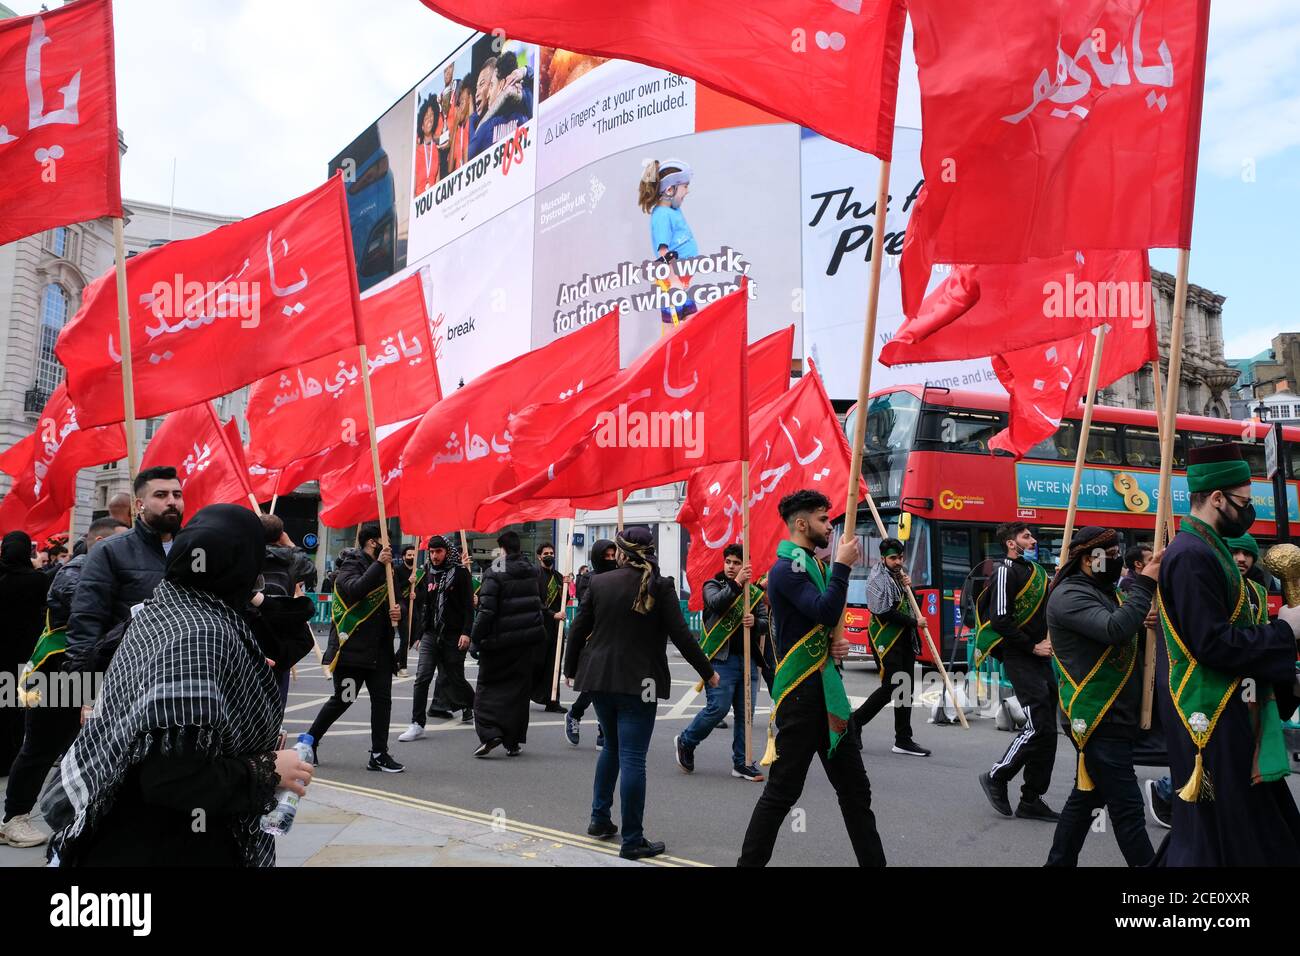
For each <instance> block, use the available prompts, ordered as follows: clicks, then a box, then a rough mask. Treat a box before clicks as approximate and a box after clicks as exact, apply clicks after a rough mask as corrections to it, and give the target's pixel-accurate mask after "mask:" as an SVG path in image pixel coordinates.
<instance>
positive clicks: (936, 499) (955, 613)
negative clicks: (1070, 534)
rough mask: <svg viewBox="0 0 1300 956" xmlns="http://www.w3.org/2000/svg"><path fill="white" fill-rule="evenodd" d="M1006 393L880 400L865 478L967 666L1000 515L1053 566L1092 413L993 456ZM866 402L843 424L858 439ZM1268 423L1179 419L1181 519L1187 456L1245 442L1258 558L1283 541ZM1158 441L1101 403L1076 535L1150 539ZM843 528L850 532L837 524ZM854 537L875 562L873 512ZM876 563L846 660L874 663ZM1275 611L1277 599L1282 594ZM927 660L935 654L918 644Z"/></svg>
mask: <svg viewBox="0 0 1300 956" xmlns="http://www.w3.org/2000/svg"><path fill="white" fill-rule="evenodd" d="M1007 407H1008V398H1007V396H1006V395H1005V394H996V395H995V394H986V393H982V392H967V391H957V390H952V389H947V388H940V387H930V388H926V387H923V386H920V385H912V386H899V387H895V388H890V389H886V390H883V391H880V392H877V393H875V394H874V395H873V396H872V397H871V399H870V402H869V405H868V416H867V429H866V448H865V450H864V453H863V463H862V472H863V476H864V478H865V479H866V482H867V487H868V489H869V490H870V492H871V495H872V497H873V498H874V499H875V502H876V506H877V508H878V509H879V510H880V513H881V517H882V519H883V520H884V522H885V525H886V527H887V529H888V531H889V533H890V534H891V535H892V536H896V537H899V538H902V539H903V540H905V541H906V542H907V571H908V574H909V575H910V576H911V578H912V584H913V587H914V589H915V591H916V597H917V601H918V603H919V604H920V606H921V612H922V613H923V614H924V615H925V617H926V619H927V621H928V622H929V625H930V630H931V633H932V634H934V635H940V634H941V635H942V636H943V642H942V648H941V651H940V653H941V654H942V655H943V657H944V660H945V663H948V662H951V663H952V664H954V665H956V666H957V667H961V666H963V665H964V663H965V661H966V640H967V637H968V636H969V634H970V629H971V626H972V625H973V620H972V617H973V615H972V608H973V599H974V596H975V595H977V594H978V593H979V590H980V589H981V588H982V586H983V583H984V581H985V580H986V578H987V575H988V569H987V562H988V559H990V558H997V557H1001V555H1002V548H1001V547H1000V546H999V545H998V543H997V542H996V541H994V539H993V537H994V536H993V531H994V528H995V527H996V526H997V525H999V524H1001V523H1002V522H1004V521H1014V520H1021V521H1025V522H1027V523H1028V524H1029V525H1030V527H1031V528H1032V529H1033V532H1034V535H1035V536H1036V537H1037V538H1038V560H1039V562H1040V563H1042V564H1044V565H1045V566H1046V567H1047V568H1048V569H1049V570H1052V569H1053V568H1054V567H1055V565H1056V563H1057V555H1058V554H1059V551H1060V546H1061V539H1062V535H1063V532H1064V527H1065V513H1066V509H1067V508H1068V505H1069V498H1070V484H1071V478H1072V475H1073V469H1074V459H1075V454H1076V452H1077V450H1078V447H1079V435H1080V426H1081V422H1080V418H1081V417H1082V408H1080V409H1079V410H1078V411H1077V412H1076V416H1075V417H1073V418H1066V419H1065V420H1064V421H1063V422H1062V423H1061V427H1060V428H1059V429H1058V430H1057V432H1056V434H1055V435H1053V436H1052V437H1051V438H1049V439H1047V440H1045V441H1043V442H1041V443H1040V444H1038V445H1037V446H1035V447H1034V448H1033V449H1032V450H1031V451H1030V452H1029V453H1028V454H1027V455H1026V456H1025V457H1024V458H1023V459H1022V460H1020V461H1016V460H1015V459H1014V458H1012V457H1011V456H1010V455H1008V454H1005V453H1003V452H994V453H990V451H989V447H988V442H989V439H991V438H992V437H993V436H994V435H995V434H996V433H997V432H999V431H1001V430H1002V429H1003V428H1005V427H1006V425H1007V415H1008V412H1007ZM856 415H857V406H856V404H855V405H854V407H852V408H850V409H849V413H848V416H847V418H846V419H845V423H844V427H845V431H846V433H847V434H848V436H849V440H850V442H852V440H853V429H854V422H855V418H856ZM1266 432H1267V426H1265V425H1262V424H1260V423H1258V422H1250V421H1234V420H1231V419H1222V418H1204V417H1200V416H1195V415H1179V416H1178V421H1177V435H1176V438H1175V442H1174V473H1173V481H1172V487H1171V491H1172V495H1173V510H1174V515H1175V516H1180V515H1183V514H1186V513H1187V511H1188V492H1187V479H1186V471H1185V469H1186V464H1187V450H1188V449H1189V448H1195V447H1197V446H1199V445H1204V444H1210V443H1214V442H1221V441H1225V440H1232V441H1237V442H1241V443H1243V444H1242V448H1243V453H1244V455H1245V457H1246V459H1247V461H1249V463H1250V467H1251V474H1252V475H1253V476H1255V477H1254V488H1253V491H1252V497H1253V498H1254V502H1255V511H1256V516H1257V520H1256V522H1255V524H1254V526H1253V527H1252V528H1251V533H1252V534H1253V535H1254V536H1255V537H1256V538H1257V539H1258V541H1259V544H1260V549H1261V551H1263V550H1265V549H1267V548H1268V546H1269V545H1270V544H1273V543H1275V542H1276V541H1277V524H1276V508H1275V502H1274V491H1273V483H1272V482H1270V481H1269V480H1267V478H1266V477H1265V474H1266V473H1265V448H1264V439H1265V434H1266ZM1278 454H1279V461H1280V462H1281V464H1282V466H1283V467H1284V468H1286V471H1284V472H1283V473H1284V474H1286V475H1290V476H1295V475H1296V474H1297V472H1298V471H1300V428H1285V429H1284V430H1283V442H1282V446H1281V447H1280V448H1279V452H1278ZM1159 469H1160V446H1159V440H1158V438H1157V432H1156V415H1155V412H1154V411H1150V410H1143V409H1131V408H1113V407H1107V406H1102V405H1098V406H1096V409H1095V411H1094V413H1093V421H1092V429H1091V433H1090V435H1089V439H1088V447H1087V453H1086V465H1085V468H1084V472H1083V476H1082V481H1081V484H1080V494H1079V504H1078V515H1077V518H1076V521H1075V527H1076V528H1079V527H1084V526H1086V525H1101V526H1104V527H1111V528H1115V529H1116V530H1118V531H1119V534H1120V539H1121V546H1122V548H1124V549H1127V548H1128V547H1130V546H1131V545H1134V544H1138V543H1148V544H1149V543H1150V542H1151V541H1152V539H1153V538H1154V536H1155V512H1156V504H1157V497H1158V493H1157V492H1158V484H1159ZM1286 494H1287V499H1288V514H1289V515H1290V516H1291V518H1292V519H1293V520H1294V519H1295V518H1296V517H1297V515H1300V508H1298V507H1297V483H1296V481H1295V480H1294V477H1292V480H1288V481H1287V482H1286ZM840 527H841V528H842V527H843V526H842V524H841V525H840ZM857 530H858V534H859V536H860V544H861V546H862V554H863V556H864V560H865V561H867V562H869V563H875V561H877V560H879V557H878V556H879V547H878V546H879V536H878V534H877V532H876V527H875V522H874V521H873V520H872V517H871V514H870V512H869V511H868V510H867V508H866V507H865V506H864V507H863V508H862V509H861V511H860V513H859V515H858V523H857ZM868 567H869V566H868V564H861V565H859V566H858V567H856V568H854V571H853V575H852V576H851V578H850V583H849V601H848V604H849V607H848V612H847V626H846V632H847V636H848V638H849V641H850V643H851V644H853V645H854V646H853V652H852V653H851V655H850V659H854V658H857V659H869V657H870V651H869V650H868V646H867V640H866V633H867V621H868V619H869V614H868V612H867V608H866V578H867V572H868ZM1272 601H1273V604H1274V605H1275V609H1276V605H1277V604H1279V603H1280V599H1279V598H1277V597H1276V596H1274V597H1273V599H1272ZM921 656H922V659H923V660H925V661H930V660H932V658H931V655H930V652H929V649H928V648H926V647H924V646H923V647H922V649H921Z"/></svg>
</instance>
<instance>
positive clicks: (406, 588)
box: [402, 568, 424, 601]
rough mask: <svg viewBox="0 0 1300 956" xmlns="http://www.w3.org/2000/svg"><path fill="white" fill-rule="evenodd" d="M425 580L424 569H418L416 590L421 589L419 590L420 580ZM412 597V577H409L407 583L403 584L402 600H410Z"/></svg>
mask: <svg viewBox="0 0 1300 956" xmlns="http://www.w3.org/2000/svg"><path fill="white" fill-rule="evenodd" d="M423 580H424V569H423V568H421V569H420V570H418V571H416V572H415V590H416V591H419V590H420V582H421V581H423ZM410 599H411V581H410V579H409V578H408V579H407V581H406V583H405V584H404V585H402V600H403V601H409V600H410Z"/></svg>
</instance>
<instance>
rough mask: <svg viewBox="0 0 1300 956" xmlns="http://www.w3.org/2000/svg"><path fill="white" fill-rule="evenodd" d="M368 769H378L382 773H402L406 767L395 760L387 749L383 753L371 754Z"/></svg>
mask: <svg viewBox="0 0 1300 956" xmlns="http://www.w3.org/2000/svg"><path fill="white" fill-rule="evenodd" d="M366 769H367V770H378V771H381V772H382V773H401V772H402V771H403V770H405V769H406V768H405V767H403V766H402V765H401V764H400V763H398V762H397V761H396V760H394V759H393V758H392V757H391V756H390V755H389V753H388V751H387V750H385V751H384V752H383V753H381V754H371V755H370V763H368V764H366Z"/></svg>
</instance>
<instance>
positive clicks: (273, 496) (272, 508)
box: [271, 491, 280, 514]
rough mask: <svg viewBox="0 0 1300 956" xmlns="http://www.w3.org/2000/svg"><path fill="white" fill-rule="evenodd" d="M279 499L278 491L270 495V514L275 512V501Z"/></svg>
mask: <svg viewBox="0 0 1300 956" xmlns="http://www.w3.org/2000/svg"><path fill="white" fill-rule="evenodd" d="M279 500H280V492H278V491H277V492H275V493H274V494H272V495H271V514H275V503H276V502H277V501H279Z"/></svg>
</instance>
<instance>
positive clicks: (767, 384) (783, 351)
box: [749, 325, 794, 414]
mask: <svg viewBox="0 0 1300 956" xmlns="http://www.w3.org/2000/svg"><path fill="white" fill-rule="evenodd" d="M793 356H794V326H793V325H787V326H786V327H785V328H783V329H781V330H780V331H779V332H773V333H772V334H771V335H765V336H763V338H761V339H759V340H758V341H757V342H753V343H751V344H750V346H749V409H750V413H751V414H753V412H754V411H756V410H757V409H760V408H762V407H763V406H764V405H766V404H767V403H768V402H770V401H773V400H775V399H777V398H780V397H781V396H782V395H784V394H785V393H786V391H787V390H788V389H789V388H790V365H791V360H792V359H793Z"/></svg>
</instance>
